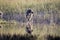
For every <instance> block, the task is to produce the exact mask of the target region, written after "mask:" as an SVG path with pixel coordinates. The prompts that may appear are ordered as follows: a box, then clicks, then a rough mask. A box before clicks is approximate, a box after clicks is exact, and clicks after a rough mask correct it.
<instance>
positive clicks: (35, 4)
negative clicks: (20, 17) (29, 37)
mask: <svg viewBox="0 0 60 40" xmlns="http://www.w3.org/2000/svg"><path fill="white" fill-rule="evenodd" d="M28 8H31V9H33V11H34V13H35V12H37V11H40V10H43V11H45V13H46V14H45V18H47V17H48V16H49V14H48V10H55V11H57V12H58V13H56V14H60V0H45V1H44V0H28V1H27V0H11V1H10V0H0V11H2V12H3V13H12V14H14V13H25V12H26V10H27V9H28ZM59 17H60V16H59ZM11 22H12V24H11ZM1 23H2V24H1ZM0 25H2V28H0V34H1V35H2V34H11V35H13V34H20V35H25V34H26V31H25V24H23V23H19V22H17V21H15V20H11V21H5V20H4V21H3V20H2V19H0ZM40 26H41V25H40V24H37V25H34V31H33V33H32V34H33V35H36V36H38V40H39V39H41V40H43V37H44V36H46V35H53V36H60V26H59V25H54V24H53V25H43V26H41V27H40Z"/></svg>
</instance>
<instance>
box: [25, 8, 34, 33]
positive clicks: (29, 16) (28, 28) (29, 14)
mask: <svg viewBox="0 0 60 40" xmlns="http://www.w3.org/2000/svg"><path fill="white" fill-rule="evenodd" d="M32 18H33V12H32V10H31V9H28V10H27V12H26V19H27V25H26V31H27V33H29V34H31V33H32V31H33V30H32V27H33V26H32Z"/></svg>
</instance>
